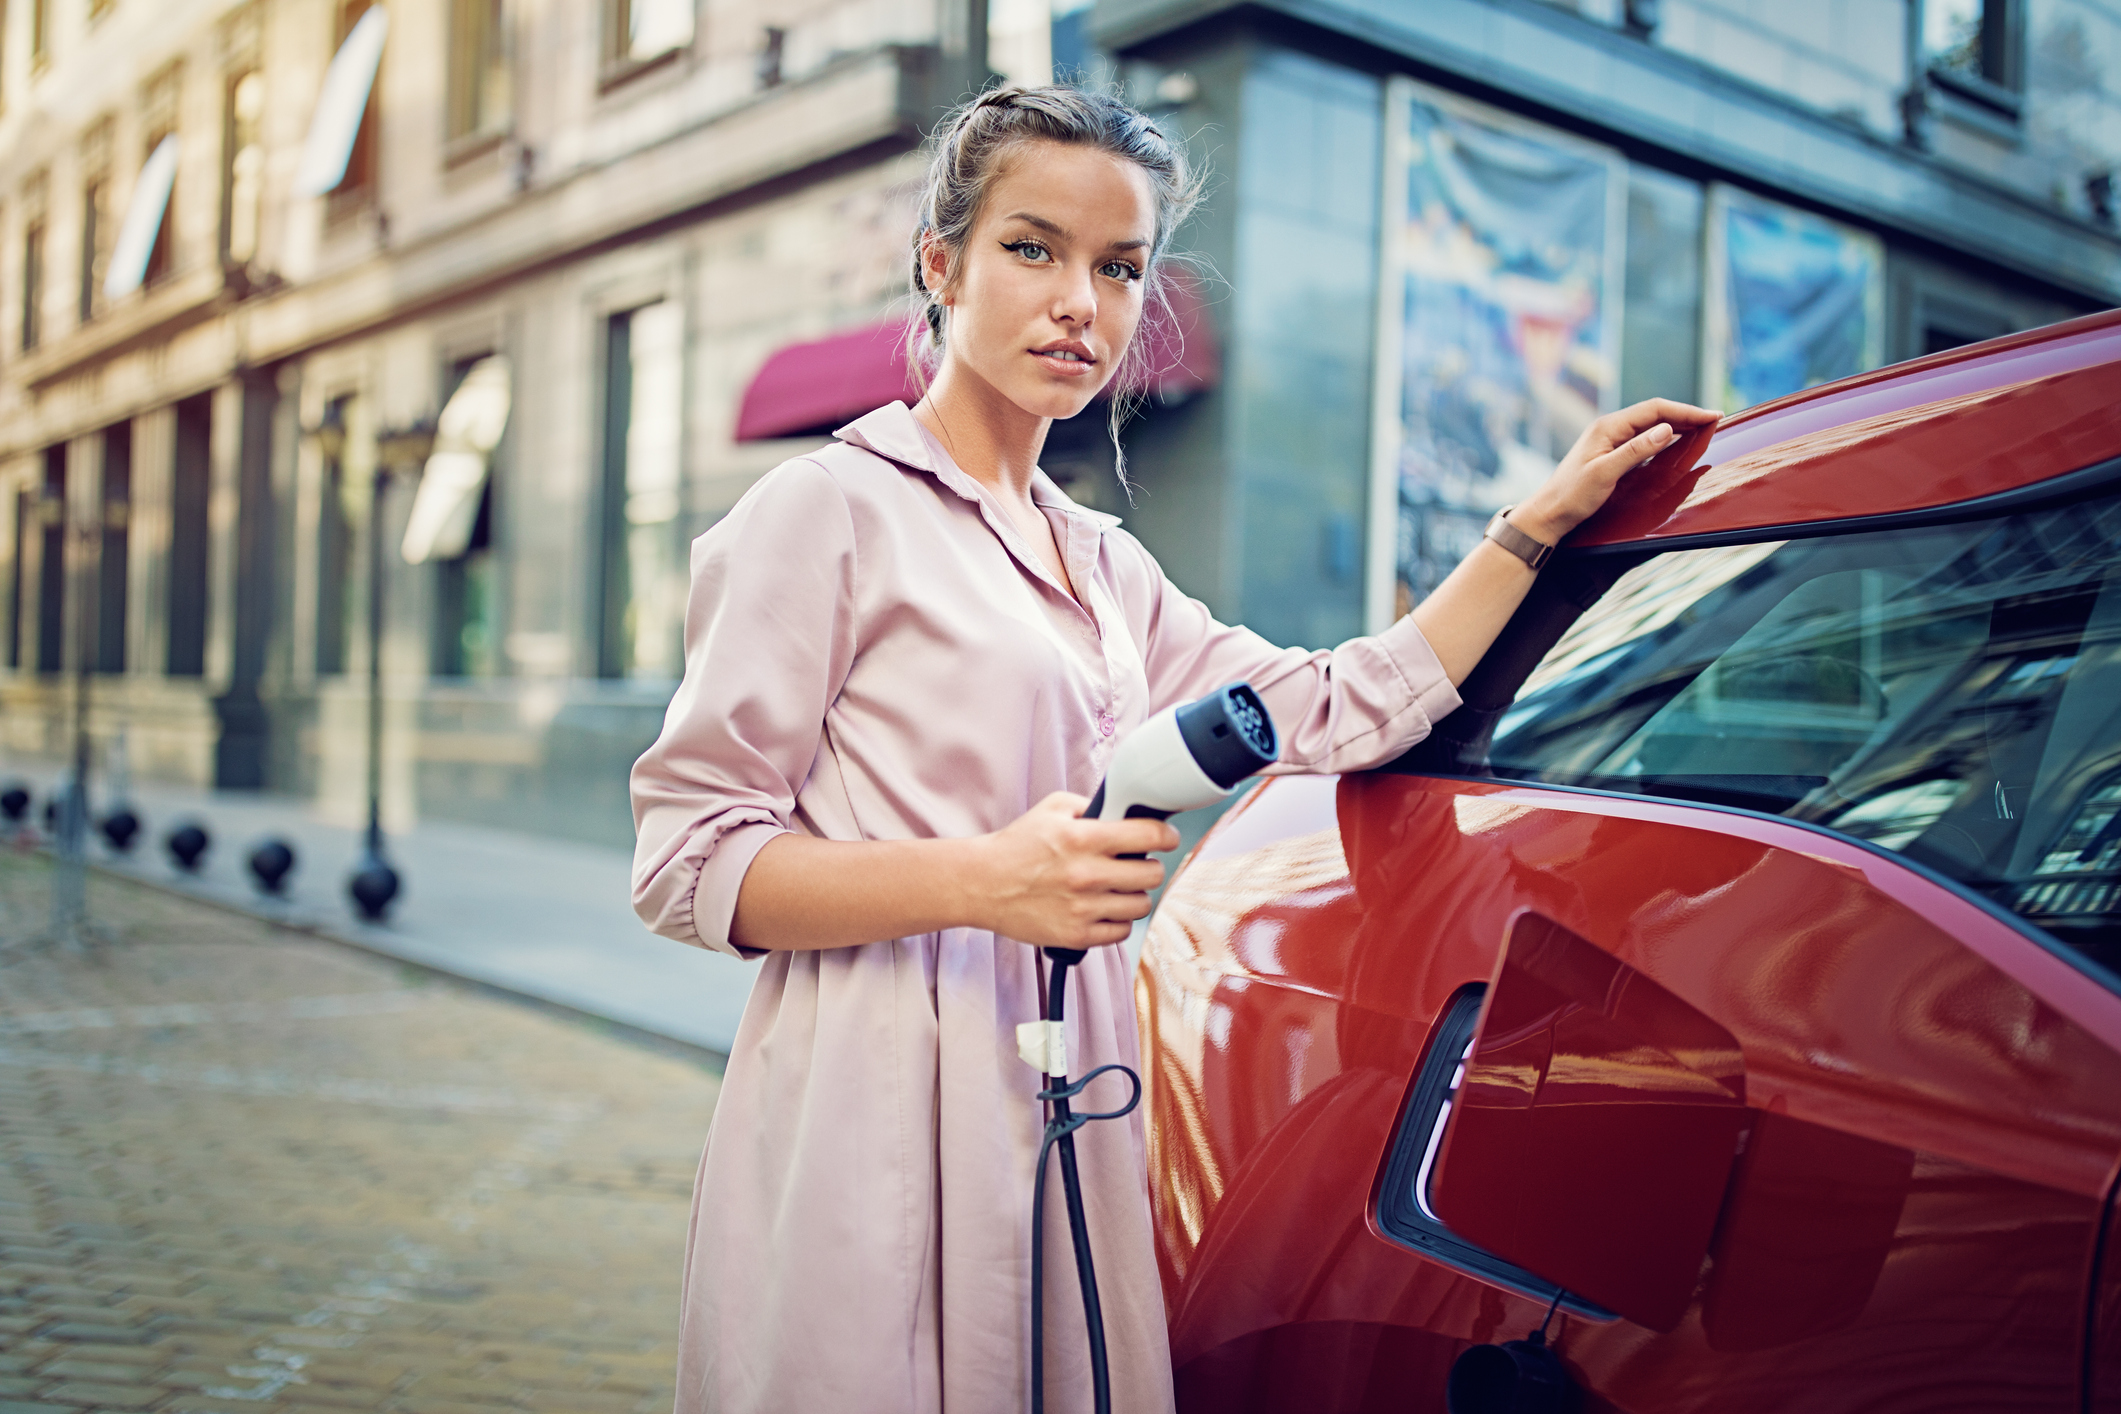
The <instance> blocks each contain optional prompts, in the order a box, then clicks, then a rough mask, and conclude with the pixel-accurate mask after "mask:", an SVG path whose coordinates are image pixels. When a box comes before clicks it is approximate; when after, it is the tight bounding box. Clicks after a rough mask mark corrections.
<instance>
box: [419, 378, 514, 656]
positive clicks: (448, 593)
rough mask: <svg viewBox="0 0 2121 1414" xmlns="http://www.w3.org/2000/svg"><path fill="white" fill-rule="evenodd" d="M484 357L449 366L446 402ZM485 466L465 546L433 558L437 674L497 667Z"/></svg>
mask: <svg viewBox="0 0 2121 1414" xmlns="http://www.w3.org/2000/svg"><path fill="white" fill-rule="evenodd" d="M485 357H486V355H485V354H479V355H477V356H475V357H472V358H464V359H459V360H457V361H456V362H455V363H454V364H452V365H451V366H450V369H449V377H448V379H447V385H446V386H445V387H444V389H443V392H442V403H443V405H444V406H445V407H446V406H447V405H448V403H449V400H450V398H451V397H452V396H454V395H455V393H456V391H457V388H458V387H459V385H461V384H462V383H463V382H464V378H465V375H466V374H468V373H470V372H471V370H472V369H473V368H474V367H475V366H477V365H478V363H479V362H480V361H481V360H482V359H484V358H485ZM497 455H498V452H495V453H491V454H489V470H488V471H487V474H486V479H485V481H484V482H483V483H482V484H481V485H480V487H479V508H478V510H477V512H476V513H475V516H474V519H473V520H472V523H471V538H470V539H469V540H467V541H465V543H464V551H463V553H462V554H459V555H452V556H450V557H449V558H448V559H444V560H438V561H436V563H435V599H434V604H435V619H434V642H433V653H432V655H431V661H432V666H433V672H434V675H435V676H436V677H445V678H490V677H493V676H495V675H496V673H497V672H498V671H499V669H500V648H501V623H500V618H501V602H500V588H501V584H500V580H501V557H500V555H499V553H498V552H497V551H496V550H495V547H494V535H493V512H494V482H495V481H496V480H498V479H499V478H498V475H497V468H494V467H492V465H491V458H492V457H495V456H497Z"/></svg>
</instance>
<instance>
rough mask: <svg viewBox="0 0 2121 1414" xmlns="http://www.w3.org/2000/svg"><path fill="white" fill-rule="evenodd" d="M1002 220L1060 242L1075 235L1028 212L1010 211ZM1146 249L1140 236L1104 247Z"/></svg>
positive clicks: (1147, 243)
mask: <svg viewBox="0 0 2121 1414" xmlns="http://www.w3.org/2000/svg"><path fill="white" fill-rule="evenodd" d="M1002 219H1003V220H1004V221H1021V222H1023V223H1024V224H1025V225H1027V226H1030V227H1033V228H1035V229H1037V230H1041V231H1044V232H1045V233H1046V234H1047V235H1049V236H1057V237H1059V238H1060V239H1062V240H1068V239H1071V238H1072V237H1073V236H1074V234H1075V233H1074V232H1073V231H1071V230H1069V229H1068V228H1067V227H1066V226H1063V225H1061V224H1060V223H1059V222H1058V221H1048V220H1047V219H1046V218H1045V217H1043V216H1033V215H1032V214H1031V213H1030V212H1028V211H1012V212H1010V213H1009V214H1008V215H1007V216H1004V217H1003V218H1002ZM1148 248H1149V242H1148V241H1147V240H1145V239H1144V238H1142V237H1140V236H1135V237H1132V238H1131V239H1128V240H1124V241H1114V242H1112V244H1110V245H1109V246H1106V247H1105V249H1107V250H1147V249H1148Z"/></svg>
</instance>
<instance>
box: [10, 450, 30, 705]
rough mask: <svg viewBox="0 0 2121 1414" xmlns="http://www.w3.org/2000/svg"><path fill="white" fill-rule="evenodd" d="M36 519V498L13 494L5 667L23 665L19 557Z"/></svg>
mask: <svg viewBox="0 0 2121 1414" xmlns="http://www.w3.org/2000/svg"><path fill="white" fill-rule="evenodd" d="M36 518H37V497H36V494H35V493H34V492H31V491H27V490H24V491H17V492H16V493H15V525H14V536H13V541H14V543H13V544H12V545H11V546H10V547H9V549H10V550H11V551H12V552H13V553H12V554H11V555H10V557H9V559H8V562H7V665H8V666H9V667H10V668H20V667H21V666H22V583H23V580H22V557H23V555H24V554H25V553H26V552H27V551H28V550H29V528H30V524H31V522H33V521H35V520H36Z"/></svg>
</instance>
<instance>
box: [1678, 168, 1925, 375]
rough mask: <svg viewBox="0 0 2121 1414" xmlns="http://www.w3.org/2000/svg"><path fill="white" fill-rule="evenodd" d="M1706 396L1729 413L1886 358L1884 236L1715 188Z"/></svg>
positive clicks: (1704, 343) (1705, 305)
mask: <svg viewBox="0 0 2121 1414" xmlns="http://www.w3.org/2000/svg"><path fill="white" fill-rule="evenodd" d="M1708 247H1709V249H1708V260H1707V271H1706V279H1705V281H1704V285H1705V289H1704V290H1703V297H1702V317H1703V329H1702V340H1701V360H1702V366H1701V391H1702V394H1703V400H1704V401H1706V402H1708V403H1709V404H1710V405H1712V406H1717V407H1721V408H1723V409H1724V410H1725V411H1727V412H1736V411H1737V410H1738V409H1740V408H1744V407H1751V406H1752V405H1753V404H1755V403H1764V402H1766V401H1768V400H1769V399H1770V398H1779V397H1782V396H1783V395H1784V394H1786V393H1795V392H1799V391H1801V390H1803V389H1805V388H1810V387H1815V386H1817V385H1818V384H1821V383H1830V382H1832V381H1833V380H1834V379H1836V378H1846V377H1848V376H1849V375H1850V374H1852V373H1861V372H1863V371H1864V370H1865V369H1870V368H1876V367H1877V366H1878V365H1879V364H1881V363H1883V362H1884V361H1885V247H1884V245H1883V244H1882V243H1881V242H1880V241H1879V239H1878V238H1877V237H1876V236H1873V235H1871V234H1869V233H1868V232H1865V231H1859V230H1856V229H1855V228H1853V227H1850V226H1844V225H1842V224H1841V223H1840V222H1838V221H1829V220H1828V219H1826V218H1825V217H1823V216H1815V215H1813V214H1812V213H1811V212H1809V211H1800V210H1798V209H1797V208H1795V207H1792V206H1784V205H1782V204H1781V203H1780V202H1775V201H1769V200H1767V199H1766V198H1764V197H1759V196H1754V195H1753V194H1751V193H1750V192H1743V191H1739V190H1738V189H1736V188H1734V187H1728V186H1723V185H1720V184H1719V185H1716V186H1712V187H1711V188H1710V189H1709V208H1708Z"/></svg>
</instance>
